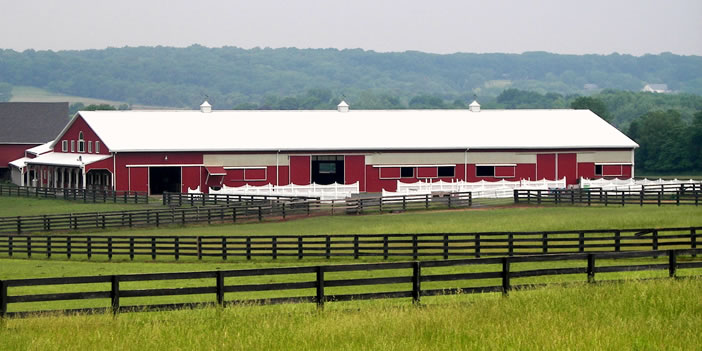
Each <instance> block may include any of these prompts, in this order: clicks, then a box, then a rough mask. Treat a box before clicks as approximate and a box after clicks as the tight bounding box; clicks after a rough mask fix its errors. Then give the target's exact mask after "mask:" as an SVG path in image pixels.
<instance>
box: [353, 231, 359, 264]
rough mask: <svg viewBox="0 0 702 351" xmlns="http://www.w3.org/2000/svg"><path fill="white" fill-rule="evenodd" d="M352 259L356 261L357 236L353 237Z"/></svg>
mask: <svg viewBox="0 0 702 351" xmlns="http://www.w3.org/2000/svg"><path fill="white" fill-rule="evenodd" d="M353 258H354V259H355V260H357V259H358V235H354V236H353Z"/></svg>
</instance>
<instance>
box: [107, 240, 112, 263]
mask: <svg viewBox="0 0 702 351" xmlns="http://www.w3.org/2000/svg"><path fill="white" fill-rule="evenodd" d="M107 259H108V260H112V237H111V236H110V237H108V238H107Z"/></svg>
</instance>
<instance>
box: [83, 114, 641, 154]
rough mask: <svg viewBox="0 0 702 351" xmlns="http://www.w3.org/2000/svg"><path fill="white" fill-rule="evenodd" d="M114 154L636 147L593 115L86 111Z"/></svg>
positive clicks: (86, 115)
mask: <svg viewBox="0 0 702 351" xmlns="http://www.w3.org/2000/svg"><path fill="white" fill-rule="evenodd" d="M79 114H80V115H81V116H82V117H83V118H84V119H85V121H86V122H87V123H88V125H90V127H91V128H92V129H93V130H94V131H95V132H96V133H97V134H98V136H99V137H100V138H101V139H102V141H103V142H104V144H105V145H106V146H107V147H108V148H109V149H110V150H111V151H114V152H125V151H137V152H138V151H277V150H280V151H288V150H310V151H315V150H422V149H427V150H437V149H444V150H445V149H453V150H457V149H461V150H463V149H533V148H544V149H555V148H635V147H637V146H638V145H637V144H636V143H635V142H634V141H632V140H631V139H629V138H628V137H627V136H626V135H624V134H623V133H621V132H619V131H618V130H617V129H616V128H614V127H613V126H611V125H610V124H609V123H607V122H605V121H604V120H603V119H601V118H600V117H598V116H597V115H595V114H594V113H592V112H591V111H589V110H565V109H564V110H482V111H480V112H470V111H467V110H353V111H350V112H348V113H339V112H337V111H336V110H324V111H217V110H213V111H212V112H211V113H202V112H200V111H199V110H194V111H163V110H151V111H81V112H79Z"/></svg>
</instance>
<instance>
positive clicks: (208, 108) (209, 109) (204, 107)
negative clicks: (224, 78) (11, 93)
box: [200, 100, 212, 113]
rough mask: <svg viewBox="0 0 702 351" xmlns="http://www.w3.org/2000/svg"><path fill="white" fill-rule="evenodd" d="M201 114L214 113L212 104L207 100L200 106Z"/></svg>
mask: <svg viewBox="0 0 702 351" xmlns="http://www.w3.org/2000/svg"><path fill="white" fill-rule="evenodd" d="M200 112H202V113H210V112H212V105H210V103H209V102H207V100H205V102H203V103H202V105H200Z"/></svg>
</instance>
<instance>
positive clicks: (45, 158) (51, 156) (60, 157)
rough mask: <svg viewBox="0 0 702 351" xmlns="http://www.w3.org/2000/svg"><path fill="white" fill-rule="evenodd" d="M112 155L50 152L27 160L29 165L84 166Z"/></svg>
mask: <svg viewBox="0 0 702 351" xmlns="http://www.w3.org/2000/svg"><path fill="white" fill-rule="evenodd" d="M110 157H112V156H111V155H90V154H75V153H63V152H49V153H46V154H43V155H39V156H37V157H36V158H32V159H29V160H28V161H26V163H27V164H29V165H42V166H64V167H83V166H85V165H89V164H91V163H95V162H98V161H102V160H105V159H108V158H110Z"/></svg>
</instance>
